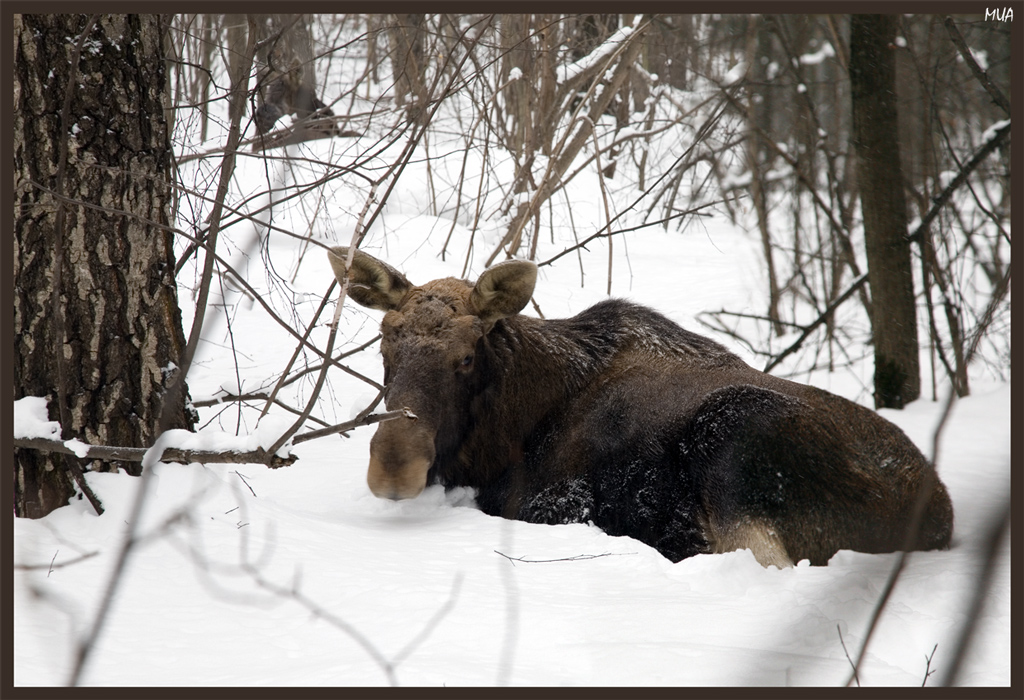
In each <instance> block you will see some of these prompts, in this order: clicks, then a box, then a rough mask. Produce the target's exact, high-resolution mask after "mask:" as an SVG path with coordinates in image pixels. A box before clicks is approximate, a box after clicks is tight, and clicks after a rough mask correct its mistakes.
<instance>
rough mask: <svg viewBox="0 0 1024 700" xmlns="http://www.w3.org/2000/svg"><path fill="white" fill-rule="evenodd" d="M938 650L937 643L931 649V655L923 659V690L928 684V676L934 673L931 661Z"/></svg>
mask: <svg viewBox="0 0 1024 700" xmlns="http://www.w3.org/2000/svg"><path fill="white" fill-rule="evenodd" d="M938 648H939V645H938V642H936V644H935V646H933V647H932V653H931V654H928V656H926V657H924V678H923V679H921V687H922V688H923V687H924V686H925V685H926V684H927V683H928V676H930V675H932V674H933V673H935V670H934V669H932V659H934V658H935V650H936V649H938Z"/></svg>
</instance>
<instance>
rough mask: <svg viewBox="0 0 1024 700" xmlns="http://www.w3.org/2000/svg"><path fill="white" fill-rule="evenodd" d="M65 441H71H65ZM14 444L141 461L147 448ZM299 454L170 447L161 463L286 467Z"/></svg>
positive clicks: (35, 441)
mask: <svg viewBox="0 0 1024 700" xmlns="http://www.w3.org/2000/svg"><path fill="white" fill-rule="evenodd" d="M67 442H71V441H70V440H68V441H67ZM14 446H15V447H27V448H29V449H33V450H42V451H44V452H60V453H62V454H68V455H75V456H76V457H80V458H81V459H99V460H103V461H105V462H141V461H142V458H143V457H144V456H145V455H146V452H147V451H148V450H147V449H146V448H145V447H112V446H109V445H86V444H85V443H78V444H77V445H76V448H75V449H72V448H70V447H68V446H67V445H66V444H65V443H64V442H62V441H60V440H47V439H46V438H18V437H16V438H14ZM296 459H298V457H295V456H292V455H289V456H288V457H279V456H277V455H268V454H267V452H266V451H265V450H264V449H263V448H262V447H258V448H256V449H255V450H252V451H249V452H234V451H231V450H225V451H213V450H180V449H177V448H174V447H169V448H167V449H165V450H164V453H163V456H162V457H160V461H161V462H179V463H181V464H191V463H192V462H203V463H217V464H221V463H227V464H266V465H267V466H268V467H271V468H272V469H276V468H278V467H286V466H288V465H290V464H292V463H293V462H295V460H296Z"/></svg>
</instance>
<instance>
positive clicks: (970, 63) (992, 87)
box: [944, 17, 1010, 116]
mask: <svg viewBox="0 0 1024 700" xmlns="http://www.w3.org/2000/svg"><path fill="white" fill-rule="evenodd" d="M944 24H945V25H946V31H947V32H949V38H950V39H952V40H953V43H954V44H956V48H957V50H958V51H959V52H960V55H961V56H962V57H963V59H964V63H966V64H967V67H968V68H970V69H971V72H972V73H974V77H975V78H977V79H978V82H979V83H981V86H982V87H983V88H985V91H986V92H987V93H988V94H989V95H990V96H991V97H992V101H993V102H995V103H996V104H997V105H999V108H1000V109H1002V110H1003V111H1004V112H1006V116H1010V101H1009V100H1008V99H1006V96H1005V95H1004V94H1003V92H1002V91H1001V90H1000V89H999V88H998V86H996V84H995V83H993V82H992V79H991V78H989V77H988V73H986V72H985V71H983V70H982V69H981V66H979V65H978V62H977V61H975V60H974V54H972V53H971V50H970V48H968V46H967V42H966V41H964V37H963V35H962V34H961V33H960V30H959V29H957V26H956V22H954V21H953V18H952V17H946V21H945V22H944Z"/></svg>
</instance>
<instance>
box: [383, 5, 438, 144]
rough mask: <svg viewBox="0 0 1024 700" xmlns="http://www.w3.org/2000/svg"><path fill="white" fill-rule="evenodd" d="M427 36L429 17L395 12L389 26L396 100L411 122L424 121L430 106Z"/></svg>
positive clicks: (418, 122)
mask: <svg viewBox="0 0 1024 700" xmlns="http://www.w3.org/2000/svg"><path fill="white" fill-rule="evenodd" d="M425 36H426V16H425V15H423V14H400V15H394V16H393V21H392V23H391V24H390V25H388V42H389V44H390V46H389V48H390V52H391V70H392V73H393V75H394V77H395V102H396V104H397V105H398V106H399V107H404V108H405V111H406V115H407V116H408V118H409V121H411V122H413V123H416V124H422V123H423V121H422V120H423V119H424V118H425V117H426V114H427V112H428V107H429V105H428V104H427V101H428V98H429V95H427V83H426V79H427V78H426V75H427V64H426V56H425V49H424V39H425Z"/></svg>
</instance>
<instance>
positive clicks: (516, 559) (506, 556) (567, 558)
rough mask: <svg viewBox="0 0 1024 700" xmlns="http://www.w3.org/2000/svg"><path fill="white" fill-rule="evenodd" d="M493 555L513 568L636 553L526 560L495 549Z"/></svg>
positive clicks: (625, 554)
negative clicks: (523, 565)
mask: <svg viewBox="0 0 1024 700" xmlns="http://www.w3.org/2000/svg"><path fill="white" fill-rule="evenodd" d="M494 553H495V554H500V555H501V556H503V557H505V558H506V559H508V560H509V561H510V562H512V566H515V565H516V562H517V561H518V562H522V563H524V564H550V563H552V562H556V561H584V560H587V559H599V558H601V557H625V556H628V555H630V554H636V552H604V553H603V554H577V555H575V556H572V557H562V558H560V559H527V558H525V557H513V556H509V555H508V554H505V553H504V552H499V551H498V550H496V549H495V550H494Z"/></svg>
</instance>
